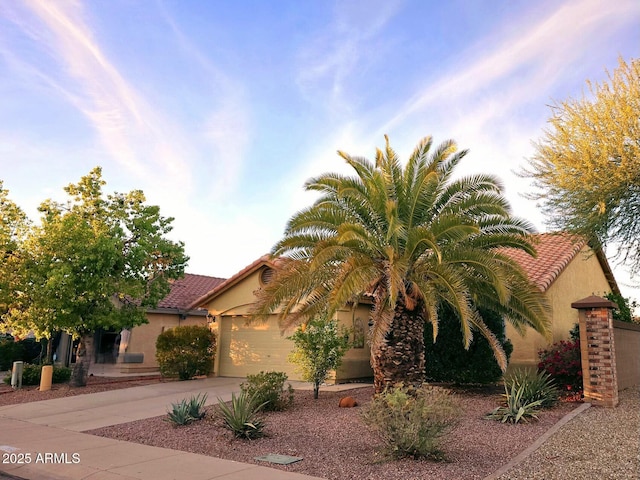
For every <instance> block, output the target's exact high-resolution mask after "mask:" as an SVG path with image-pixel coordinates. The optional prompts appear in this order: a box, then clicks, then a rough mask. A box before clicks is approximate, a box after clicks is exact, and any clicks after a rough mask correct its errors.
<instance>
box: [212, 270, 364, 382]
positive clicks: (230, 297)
mask: <svg viewBox="0 0 640 480" xmlns="http://www.w3.org/2000/svg"><path fill="white" fill-rule="evenodd" d="M260 273H261V270H260V269H258V270H257V271H256V272H253V273H252V274H250V275H248V276H247V277H246V278H244V279H242V280H241V281H240V282H238V283H237V284H235V285H233V286H232V287H231V288H229V289H228V290H226V291H224V292H222V293H220V294H219V295H217V296H216V297H215V298H214V299H212V300H211V301H210V302H209V303H208V304H207V305H206V308H207V310H208V311H209V313H210V314H211V315H215V316H216V318H217V321H216V323H215V324H214V325H215V327H214V328H216V329H218V331H219V332H221V327H220V324H221V323H222V322H225V333H224V334H226V335H229V332H230V327H231V325H232V322H234V320H232V318H234V316H235V318H237V319H238V320H236V321H235V322H236V323H237V322H240V323H237V324H236V331H237V333H236V335H239V336H240V337H241V338H240V337H239V341H240V342H242V343H246V340H247V339H248V338H252V340H251V347H252V348H253V349H255V352H254V353H255V355H258V354H260V355H267V353H266V352H267V350H268V349H269V348H272V349H273V352H274V355H276V356H277V357H278V358H279V359H280V363H281V367H280V368H279V369H278V370H281V371H286V372H287V374H288V375H289V378H290V379H292V380H293V379H298V378H299V375H298V374H297V373H296V372H295V369H294V367H293V366H292V365H290V364H288V362H287V361H286V355H285V354H284V353H283V352H284V351H285V350H286V351H287V352H288V351H289V350H290V349H291V347H292V346H293V343H292V342H290V341H289V340H287V339H286V336H287V335H288V334H291V333H293V332H292V331H289V332H285V334H284V335H281V334H280V329H279V326H278V325H277V322H275V321H271V322H268V323H267V324H255V325H253V324H252V325H251V326H245V325H244V324H243V323H244V322H245V321H246V320H248V316H247V315H248V313H249V311H250V309H251V305H252V303H253V302H254V301H255V291H256V290H257V289H259V288H260V285H261V284H260ZM368 310H369V307H368V306H359V307H358V308H357V309H356V310H355V312H354V311H352V310H351V309H345V310H344V311H340V312H338V320H339V322H340V323H341V324H342V325H344V326H345V327H347V328H349V329H352V328H353V326H354V321H355V320H356V319H359V320H360V323H361V324H362V326H363V335H364V336H365V338H364V346H363V347H362V348H352V349H350V350H349V351H348V352H347V353H346V355H345V357H344V359H343V363H342V366H341V367H340V369H339V370H338V371H337V372H336V375H334V376H332V380H335V381H337V382H344V381H347V380H354V379H358V378H366V377H371V376H372V373H371V367H370V364H369V356H370V355H369V347H368V345H367V343H366V334H367V329H368V320H369V314H368ZM223 318H224V320H223ZM249 330H255V331H256V333H257V332H262V333H261V334H259V335H257V336H256V335H253V334H252V332H250V331H249ZM224 334H223V335H224ZM352 340H353V336H352ZM222 341H225V340H221V342H222ZM226 342H227V344H226V346H225V351H224V352H222V349H218V353H217V357H216V362H215V365H216V366H215V367H214V368H215V370H214V373H215V374H219V373H220V365H222V364H223V362H237V361H238V358H239V357H238V355H237V353H238V351H237V350H238V348H239V344H238V342H235V343H236V346H235V347H234V346H233V345H231V344H230V343H229V342H230V340H229V339H226ZM220 344H221V343H220ZM270 345H271V347H270ZM234 348H235V350H234ZM245 350H246V349H245ZM221 352H222V355H224V358H221V357H220V355H221ZM234 352H235V353H234ZM234 355H235V356H234ZM233 358H235V360H234V359H233ZM252 358H253V357H252ZM283 359H285V360H283ZM248 363H249V364H251V363H253V361H250V362H248ZM249 368H251V369H252V370H256V369H259V366H258V365H252V366H250V367H249ZM275 368H276V365H274V364H273V362H271V361H270V360H269V362H268V365H267V364H265V367H264V368H263V369H275ZM223 370H227V371H235V369H233V368H230V369H227V368H224V367H223ZM255 373H257V372H255Z"/></svg>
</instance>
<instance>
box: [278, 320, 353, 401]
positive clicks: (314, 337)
mask: <svg viewBox="0 0 640 480" xmlns="http://www.w3.org/2000/svg"><path fill="white" fill-rule="evenodd" d="M289 339H290V340H292V341H293V343H294V345H295V347H294V348H293V351H292V352H291V353H290V354H289V361H290V362H292V363H295V364H296V365H297V366H298V370H299V371H300V373H301V374H302V378H303V379H304V380H305V381H307V382H310V383H312V384H313V398H315V399H317V398H318V393H319V391H320V385H321V384H322V383H323V382H324V381H325V380H326V379H327V377H328V376H329V373H331V371H332V370H336V369H337V368H338V367H339V366H340V364H341V363H342V357H343V356H344V354H345V353H347V350H349V348H350V346H351V344H350V342H349V332H348V331H347V329H346V328H339V327H338V322H337V320H331V319H329V318H328V317H327V316H326V315H323V316H320V317H318V318H316V319H312V320H310V321H309V322H307V323H306V324H304V325H302V326H300V327H299V328H298V329H297V330H296V331H295V333H294V334H293V335H291V336H290V337H289Z"/></svg>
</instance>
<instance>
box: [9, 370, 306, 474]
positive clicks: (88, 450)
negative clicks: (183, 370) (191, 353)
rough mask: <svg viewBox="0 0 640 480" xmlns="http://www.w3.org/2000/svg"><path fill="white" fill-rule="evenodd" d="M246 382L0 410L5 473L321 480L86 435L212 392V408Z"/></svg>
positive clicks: (176, 385) (194, 383) (174, 385)
mask: <svg viewBox="0 0 640 480" xmlns="http://www.w3.org/2000/svg"><path fill="white" fill-rule="evenodd" d="M242 380H243V379H238V378H207V379H202V380H191V381H188V382H167V383H159V384H154V385H146V386H141V387H133V388H127V389H121V390H112V391H108V392H101V393H93V394H87V395H78V396H74V397H65V398H58V399H54V400H44V401H42V402H33V403H26V404H22V405H8V406H5V407H0V455H1V458H0V473H2V472H5V473H8V474H10V475H15V476H17V477H21V478H24V479H29V480H41V479H42V480H44V479H54V480H55V479H73V480H76V479H77V480H79V479H91V480H116V479H117V480H134V479H136V480H142V479H149V480H152V479H153V480H155V479H158V480H168V479H176V480H178V479H180V480H181V479H193V480H200V479H202V480H207V479H224V480H244V479H264V480H276V479H282V480H302V479H311V478H314V477H309V476H306V475H301V474H297V473H289V472H284V471H282V470H275V469H271V468H268V467H263V466H259V465H250V464H244V463H239V462H233V461H230V460H223V459H219V458H215V457H208V456H205V455H196V454H193V453H186V452H181V451H176V450H169V449H165V448H158V447H150V446H146V445H140V444H136V443H129V442H123V441H120V440H113V439H109V438H103V437H96V436H93V435H88V434H84V433H80V432H82V431H85V430H90V429H93V428H100V427H104V426H108V425H116V424H119V423H126V422H130V421H133V420H139V419H144V418H150V417H156V416H158V415H163V414H165V413H166V412H167V408H168V407H169V406H170V404H171V403H175V402H178V401H180V400H182V399H183V398H188V397H190V396H191V395H196V394H199V393H207V395H208V397H207V405H210V404H214V403H217V398H218V397H220V398H222V399H223V400H225V401H226V400H228V399H230V398H231V393H232V392H237V391H239V390H240V388H239V385H240V383H241V382H242ZM274 453H277V452H274ZM0 478H2V477H1V476H0Z"/></svg>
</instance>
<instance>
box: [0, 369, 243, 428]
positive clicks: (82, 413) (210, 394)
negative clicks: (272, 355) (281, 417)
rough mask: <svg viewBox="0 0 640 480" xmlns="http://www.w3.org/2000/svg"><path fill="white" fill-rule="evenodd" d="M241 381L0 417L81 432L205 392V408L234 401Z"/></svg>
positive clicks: (165, 387) (120, 395)
mask: <svg viewBox="0 0 640 480" xmlns="http://www.w3.org/2000/svg"><path fill="white" fill-rule="evenodd" d="M243 381H244V379H242V378H221V377H213V378H205V379H200V380H189V381H186V382H164V383H156V384H153V385H144V386H141V387H132V388H123V389H119V390H110V391H106V392H100V393H91V394H88V395H76V396H73V397H63V398H56V399H53V400H43V401H41V402H33V403H25V404H21V405H7V406H5V407H0V416H3V417H7V418H12V419H15V420H26V421H28V422H29V423H35V424H38V425H47V426H51V427H59V428H62V429H64V430H72V431H74V432H82V431H85V430H92V429H94V428H100V427H106V426H109V425H117V424H120V423H127V422H131V421H134V420H141V419H143V418H151V417H157V416H159V415H164V414H165V413H167V409H168V408H169V407H170V406H171V404H172V403H177V402H179V401H180V400H182V399H184V398H189V397H191V396H192V395H198V394H202V393H206V394H207V402H206V405H212V404H215V403H218V397H219V398H221V399H222V400H223V401H225V402H226V401H228V400H230V399H231V393H232V392H239V391H240V384H241V383H242V382H243Z"/></svg>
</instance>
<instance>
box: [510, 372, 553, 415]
mask: <svg viewBox="0 0 640 480" xmlns="http://www.w3.org/2000/svg"><path fill="white" fill-rule="evenodd" d="M504 384H505V387H506V390H507V391H511V390H512V388H513V387H515V389H516V390H519V389H520V388H521V387H522V392H521V401H522V403H523V404H530V403H533V402H536V401H538V400H540V407H542V408H550V407H552V406H553V405H555V404H556V403H557V402H558V397H559V396H560V391H559V390H558V387H557V386H556V382H555V381H554V380H553V379H552V378H551V376H550V375H549V374H548V373H546V372H535V371H533V370H529V369H519V370H516V371H514V372H513V373H512V374H511V375H509V376H508V377H507V378H505V381H504Z"/></svg>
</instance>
